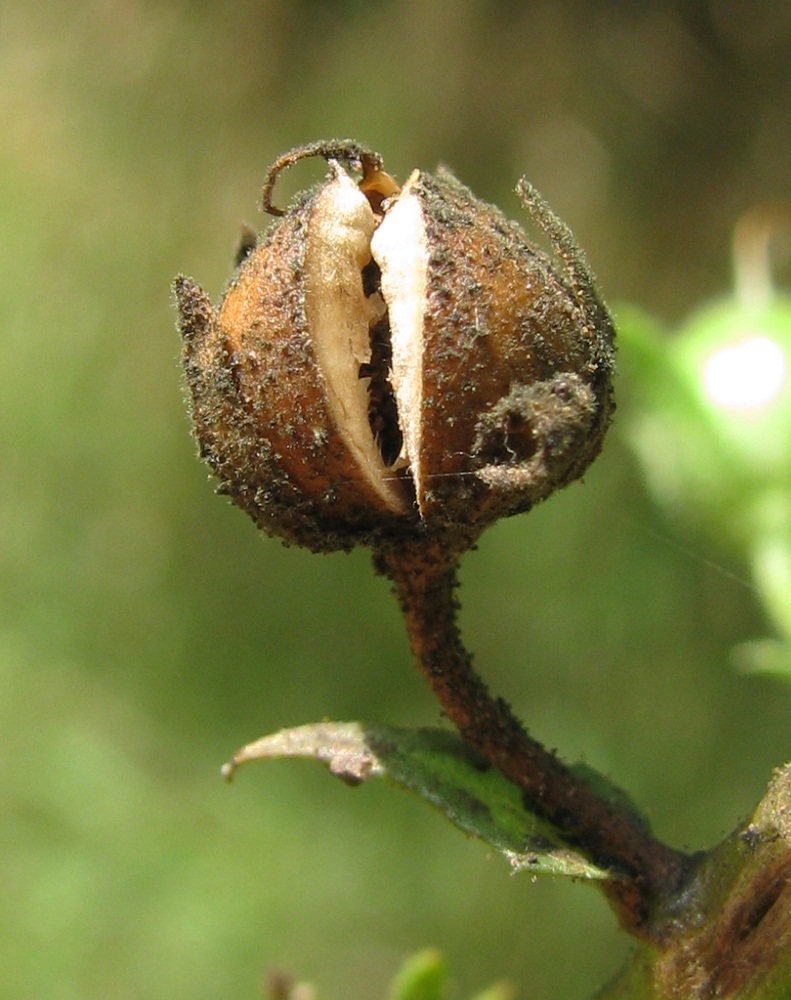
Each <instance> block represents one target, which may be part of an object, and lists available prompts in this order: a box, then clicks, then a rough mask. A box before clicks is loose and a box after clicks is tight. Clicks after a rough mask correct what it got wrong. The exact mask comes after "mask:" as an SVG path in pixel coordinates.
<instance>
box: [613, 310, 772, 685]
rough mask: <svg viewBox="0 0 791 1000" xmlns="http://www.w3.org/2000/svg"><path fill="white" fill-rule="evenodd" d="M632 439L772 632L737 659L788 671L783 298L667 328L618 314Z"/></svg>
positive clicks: (658, 486) (657, 487)
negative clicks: (731, 556) (725, 548)
mask: <svg viewBox="0 0 791 1000" xmlns="http://www.w3.org/2000/svg"><path fill="white" fill-rule="evenodd" d="M619 332H620V339H621V350H622V356H623V357H624V358H625V359H626V361H625V368H626V373H627V374H626V377H628V378H630V379H631V380H632V384H633V386H634V389H635V390H636V395H637V400H638V408H637V409H636V412H633V413H632V415H631V419H630V421H629V424H628V430H629V433H630V437H631V440H632V441H633V443H634V446H635V450H636V452H637V454H638V456H639V457H640V460H641V462H642V464H643V466H644V468H645V470H646V474H647V477H648V482H649V485H650V486H651V488H652V490H653V492H654V494H655V495H656V497H657V499H658V500H659V501H660V502H661V503H662V504H663V505H665V507H666V508H667V509H668V510H669V511H670V512H671V513H672V514H675V515H676V516H678V517H683V518H686V519H689V520H692V521H694V522H695V523H697V524H698V525H699V526H702V527H703V528H704V529H705V530H706V531H708V532H709V533H711V534H712V535H713V536H714V537H715V538H716V539H717V541H718V542H719V543H727V544H729V545H730V546H732V547H733V549H734V550H735V552H736V553H737V554H738V556H739V558H740V559H741V560H742V562H743V564H745V565H746V566H748V567H749V569H750V571H751V574H752V580H753V582H754V584H755V587H756V589H757V592H758V594H759V596H760V598H761V600H762V602H763V605H764V608H765V610H766V613H767V617H768V619H769V621H770V622H771V624H772V625H773V627H774V629H775V630H776V631H777V634H778V636H779V637H780V640H781V641H774V642H773V641H771V640H763V641H760V642H754V643H750V644H749V645H747V644H745V645H742V646H741V647H740V649H739V650H738V652H737V656H738V660H739V662H740V663H741V664H742V665H743V666H747V667H750V668H752V669H762V670H772V671H780V672H782V673H785V674H786V675H787V676H788V677H789V678H791V298H789V297H788V296H784V295H781V294H779V293H776V292H771V293H767V295H766V296H765V297H762V298H761V301H760V302H759V303H757V304H753V303H750V302H746V303H745V302H743V301H742V300H741V299H737V298H733V299H728V300H723V301H720V302H716V303H714V304H712V305H710V306H708V307H706V308H704V309H701V310H700V311H698V312H696V313H695V314H694V315H692V316H691V317H690V318H689V320H687V321H686V322H684V323H683V324H682V325H681V327H680V329H679V330H678V331H677V332H675V333H674V334H673V335H671V336H665V335H663V334H662V333H660V332H659V331H658V330H657V329H656V326H655V324H654V323H653V321H651V320H650V319H649V318H647V317H646V316H644V315H642V314H641V313H639V312H638V311H637V310H634V309H629V308H627V309H624V310H623V311H622V313H621V318H620V323H619Z"/></svg>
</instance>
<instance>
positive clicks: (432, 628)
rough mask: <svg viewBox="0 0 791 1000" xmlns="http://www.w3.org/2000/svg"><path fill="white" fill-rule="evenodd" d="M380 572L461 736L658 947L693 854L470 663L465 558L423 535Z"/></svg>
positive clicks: (635, 929) (629, 923)
mask: <svg viewBox="0 0 791 1000" xmlns="http://www.w3.org/2000/svg"><path fill="white" fill-rule="evenodd" d="M375 562H376V566H377V569H378V570H379V571H380V572H381V573H383V574H385V575H386V576H388V577H389V578H390V580H391V581H392V582H393V584H394V587H395V591H396V594H397V596H398V600H399V602H400V604H401V608H402V610H403V613H404V617H405V620H406V627H407V632H408V635H409V639H410V643H411V646H412V649H413V652H414V654H415V656H416V658H417V664H418V667H419V669H420V671H421V672H422V674H423V676H424V677H425V678H426V680H427V681H428V683H429V685H430V687H431V689H432V691H433V692H434V694H435V695H436V697H437V698H438V699H439V702H440V704H441V705H442V708H443V711H444V712H445V714H446V715H447V717H448V718H449V719H450V721H451V722H452V723H453V724H454V725H455V726H456V727H457V728H458V730H459V732H460V733H461V735H462V736H463V737H464V739H465V740H467V742H468V743H470V744H471V745H472V746H473V747H475V749H476V750H478V751H479V753H481V754H483V756H484V757H485V758H486V759H487V760H488V761H489V762H490V763H491V764H492V765H493V766H494V767H496V768H497V769H498V770H499V771H500V772H501V773H502V774H503V775H504V776H505V777H506V778H507V779H508V780H509V781H511V782H512V783H513V784H514V785H516V786H517V787H518V788H520V789H521V790H522V792H523V795H524V801H525V805H526V807H527V808H528V809H529V810H530V811H531V812H534V813H536V814H537V815H539V816H541V817H542V818H544V819H546V820H547V821H549V822H550V823H551V824H552V825H553V826H554V827H555V828H556V829H557V830H558V831H559V833H560V834H561V835H562V836H563V838H564V840H565V841H566V842H567V843H568V844H569V846H572V847H574V848H576V849H577V850H579V851H581V852H582V853H583V854H585V855H586V856H587V857H588V858H589V860H591V861H592V862H593V863H594V864H596V865H598V866H599V867H602V868H606V869H608V870H610V872H611V873H612V876H613V877H612V878H611V879H610V880H609V881H608V882H607V883H605V886H604V889H605V892H606V893H607V895H608V897H609V900H610V903H611V904H612V906H613V907H614V909H615V911H616V912H617V914H618V917H619V920H620V922H621V925H622V926H623V927H624V929H626V930H627V931H629V932H630V933H632V934H635V935H638V936H640V937H642V938H646V939H648V940H652V941H654V942H656V943H657V944H658V943H660V942H661V941H662V940H663V939H664V938H665V937H666V935H667V931H668V929H669V928H668V923H667V919H666V918H663V911H665V910H666V909H668V908H670V906H671V905H672V901H673V899H674V898H676V897H677V894H678V893H679V891H680V889H681V886H682V883H683V880H684V876H685V874H686V873H687V872H688V870H689V866H690V863H691V858H690V857H689V856H688V855H686V854H684V853H682V852H680V851H676V850H674V849H672V848H670V847H668V846H667V845H666V844H663V843H662V842H661V841H659V840H656V839H655V838H654V837H653V836H652V835H651V833H650V831H649V830H648V828H647V827H646V825H645V824H644V823H643V821H642V820H641V819H640V818H639V817H638V816H636V815H634V814H633V813H632V812H630V811H629V809H628V808H627V807H625V806H624V805H623V804H621V803H619V802H616V801H612V800H611V799H609V798H604V797H602V796H600V795H598V794H597V793H596V792H594V791H593V790H592V789H591V788H590V787H589V785H588V784H586V783H585V782H584V781H583V780H582V779H581V778H580V777H579V776H577V775H576V774H575V773H574V772H573V771H572V770H571V769H569V768H568V767H567V766H566V765H565V764H564V763H563V762H562V761H561V760H559V759H558V757H557V756H556V755H555V754H554V753H553V752H551V751H549V750H547V749H545V748H544V747H543V746H542V745H541V744H540V743H539V742H538V741H537V740H535V739H533V738H532V737H531V736H529V735H528V734H527V732H526V731H525V729H524V727H523V726H522V724H521V723H520V721H519V720H518V719H517V718H516V716H515V715H514V714H513V712H512V711H511V708H510V707H509V705H508V704H507V703H506V702H505V701H504V700H503V699H502V698H495V697H493V696H492V695H491V694H490V693H489V691H488V689H487V687H486V685H485V684H484V683H483V681H482V680H481V679H480V677H478V675H477V674H476V672H475V670H474V669H473V666H472V658H471V656H470V654H469V653H468V652H467V650H466V649H465V647H464V644H463V643H462V641H461V636H460V634H459V629H458V625H457V622H456V615H457V611H458V603H457V601H456V599H455V596H454V590H455V588H456V585H457V569H458V562H459V556H458V554H457V553H456V552H455V551H450V552H449V551H448V550H447V549H446V548H444V547H443V546H442V544H441V543H436V544H434V545H433V546H432V545H427V544H426V541H425V539H424V540H422V541H421V542H420V543H416V544H414V545H411V544H409V543H407V544H400V545H399V546H397V547H393V548H389V547H388V548H383V549H382V550H380V551H378V552H377V553H376V554H375Z"/></svg>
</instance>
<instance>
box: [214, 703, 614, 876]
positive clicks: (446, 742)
mask: <svg viewBox="0 0 791 1000" xmlns="http://www.w3.org/2000/svg"><path fill="white" fill-rule="evenodd" d="M278 758H306V759H311V760H318V761H321V762H322V763H324V764H326V765H327V767H328V768H329V770H330V773H331V774H334V775H335V776H336V777H338V778H340V779H341V780H343V781H345V782H346V783H347V784H351V785H357V784H360V783H361V782H363V781H366V780H367V779H368V778H371V777H376V778H388V779H389V780H390V781H392V782H393V783H394V784H396V785H399V786H401V787H402V788H408V789H410V791H413V792H416V793H417V794H418V795H419V796H420V797H421V798H423V799H425V800H426V801H427V802H430V803H431V804H432V805H433V806H435V807H436V808H437V809H439V810H440V812H442V813H444V815H445V816H447V818H448V819H449V820H450V821H451V823H453V824H454V825H455V826H457V827H459V829H461V830H463V831H464V832H465V833H466V834H468V835H470V836H473V837H478V838H479V839H480V840H483V841H484V842H485V843H487V844H489V846H490V847H492V848H494V849H495V850H496V851H498V852H499V853H500V854H502V855H503V856H504V857H506V858H507V859H508V861H509V862H510V864H511V866H512V867H513V869H514V870H515V871H529V872H531V874H536V875H566V876H570V877H571V878H580V879H607V878H608V877H609V875H608V873H607V872H606V871H604V870H602V869H600V868H597V867H596V866H594V865H592V864H591V863H590V862H589V861H588V860H587V859H586V858H584V857H583V856H582V855H580V854H578V853H576V852H575V851H572V850H570V849H569V848H568V847H567V846H566V845H565V844H564V843H563V841H562V839H561V838H560V837H559V835H558V833H557V831H556V830H555V829H554V828H553V827H552V826H550V825H549V824H548V823H545V822H543V821H542V820H540V819H539V818H538V817H536V816H535V815H533V814H532V813H530V812H529V811H528V810H527V809H525V807H524V805H523V804H522V796H521V793H520V791H519V789H518V788H517V787H516V786H515V785H512V784H511V783H510V782H509V781H507V780H506V779H505V778H504V777H503V776H502V775H501V774H500V772H499V771H497V770H496V769H495V768H493V767H491V766H490V765H489V764H488V763H487V762H486V761H485V760H483V758H481V757H479V756H478V755H477V754H476V753H475V752H474V751H473V750H471V749H470V748H469V747H468V746H467V745H466V744H465V743H464V742H463V741H462V740H461V738H460V737H459V736H458V735H457V734H456V733H453V732H451V731H449V730H444V729H416V730H411V729H399V728H387V727H383V726H373V725H363V724H362V723H359V722H338V723H331V722H323V723H316V724H315V725H309V726H300V727H298V728H295V729H283V730H281V731H280V732H279V733H274V734H273V735H271V736H265V737H264V738H263V739H260V740H258V741H257V742H255V743H251V744H250V745H249V746H246V747H244V748H243V749H241V750H239V751H238V753H237V754H236V755H235V756H234V758H233V760H232V761H231V762H230V763H229V764H226V765H225V767H224V768H223V773H224V774H225V776H226V778H229V779H230V778H231V777H232V776H233V774H234V772H235V771H236V769H237V768H238V767H239V766H240V765H241V764H244V763H246V762H248V761H253V760H271V759H278Z"/></svg>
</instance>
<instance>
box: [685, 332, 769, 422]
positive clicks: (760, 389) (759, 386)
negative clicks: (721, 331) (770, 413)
mask: <svg viewBox="0 0 791 1000" xmlns="http://www.w3.org/2000/svg"><path fill="white" fill-rule="evenodd" d="M787 379H788V371H787V364H786V358H785V354H784V352H783V349H782V348H781V347H780V345H779V344H777V343H776V342H775V341H774V340H771V339H770V338H769V337H764V336H755V337H750V338H748V339H746V340H742V341H741V342H740V343H738V344H734V345H732V346H730V347H723V348H721V349H720V350H718V351H715V352H714V354H712V355H710V356H709V358H708V359H707V361H706V363H705V365H704V366H703V385H704V388H705V390H706V395H707V396H708V397H709V399H711V400H712V402H714V403H716V404H717V405H718V406H721V407H723V408H724V409H728V410H756V409H761V408H763V407H765V406H768V405H769V404H770V403H771V402H773V401H774V400H775V399H776V398H777V396H778V395H779V394H780V392H781V391H782V390H783V388H784V386H785V384H786V382H787Z"/></svg>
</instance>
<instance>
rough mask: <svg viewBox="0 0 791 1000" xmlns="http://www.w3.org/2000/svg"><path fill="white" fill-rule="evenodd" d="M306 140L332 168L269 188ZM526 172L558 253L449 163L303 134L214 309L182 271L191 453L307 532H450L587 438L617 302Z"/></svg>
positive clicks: (273, 172)
mask: <svg viewBox="0 0 791 1000" xmlns="http://www.w3.org/2000/svg"><path fill="white" fill-rule="evenodd" d="M313 156H319V157H323V158H324V159H325V160H326V161H327V163H328V166H329V173H328V175H327V177H326V179H325V180H324V181H322V182H321V183H320V184H318V185H317V186H316V187H314V188H312V189H311V190H309V191H307V192H306V193H303V194H302V195H301V196H299V197H298V198H297V200H296V201H295V202H294V204H293V205H292V206H291V207H290V208H289V209H288V210H287V211H285V212H283V211H282V210H280V209H278V208H275V207H274V206H273V204H272V196H273V191H274V186H275V182H276V180H277V178H278V176H279V174H280V173H281V172H282V171H283V170H284V169H285V168H287V167H289V166H291V165H292V164H294V163H296V162H297V161H299V160H302V159H305V158H308V157H313ZM518 191H519V194H520V197H521V199H522V202H523V204H524V206H525V207H526V208H527V210H528V211H529V212H530V214H531V216H532V217H533V219H534V221H535V222H536V223H537V224H538V225H539V227H540V228H541V229H542V230H543V231H544V233H545V234H546V235H547V236H548V238H549V241H550V243H551V246H552V250H553V252H554V260H553V259H551V258H550V257H548V256H547V255H546V254H544V253H543V252H541V251H540V250H539V249H538V248H537V247H536V246H534V245H533V244H532V243H531V242H530V241H529V240H528V239H527V238H526V237H525V235H524V234H523V233H522V231H521V230H520V229H519V228H518V227H517V226H516V225H515V224H513V223H511V222H509V221H507V220H506V218H505V217H504V216H503V215H502V214H501V213H500V212H499V211H498V210H497V209H495V208H493V207H492V206H490V205H487V204H485V203H483V202H481V201H479V200H478V199H477V198H475V197H474V196H473V194H472V193H471V192H470V191H469V190H468V189H467V188H466V187H464V186H463V185H462V184H460V183H459V182H458V181H457V180H456V179H455V178H454V177H453V176H452V175H450V174H449V173H447V172H445V171H441V172H440V173H439V174H438V175H436V176H432V175H431V174H427V173H423V172H422V171H419V170H415V171H414V172H413V173H412V175H411V176H410V177H409V178H408V179H407V181H406V182H405V183H404V184H403V185H399V184H397V182H396V181H395V180H394V179H393V178H392V177H391V176H390V175H389V174H387V173H386V172H385V171H384V169H383V164H382V158H381V157H380V156H379V154H378V153H374V152H372V151H370V150H367V149H365V148H364V147H362V146H359V145H358V144H357V143H354V142H350V141H330V142H318V143H314V144H311V145H309V146H304V147H301V148H299V149H295V150H293V151H291V152H289V153H286V154H285V155H283V156H281V157H280V158H279V159H278V160H277V161H276V162H275V163H274V164H273V165H272V166H271V167H270V169H269V172H268V174H267V180H266V185H265V187H264V192H263V205H264V208H265V210H266V211H268V212H269V213H270V214H273V215H278V216H282V218H281V219H280V221H279V222H277V223H276V224H275V225H274V226H273V227H272V228H271V229H270V231H269V232H268V233H267V234H266V235H265V236H264V237H263V238H261V239H259V241H258V242H257V243H256V244H255V245H253V244H252V243H251V241H250V240H249V239H248V240H247V241H246V242H245V253H244V254H240V263H239V266H238V269H237V272H236V274H235V276H234V278H233V280H232V281H231V283H230V285H229V286H228V288H227V290H226V292H225V295H224V296H223V299H222V301H221V303H220V305H219V307H218V308H217V309H216V310H215V309H214V307H213V306H212V303H211V301H210V300H209V298H208V297H207V295H206V294H205V293H204V292H203V291H202V290H201V289H200V288H199V287H198V285H197V284H195V283H194V282H193V281H191V280H190V279H188V278H184V277H179V278H178V279H177V280H176V284H175V292H176V297H177V300H178V307H179V311H180V325H181V332H182V335H183V344H184V350H183V360H184V369H185V372H186V378H187V383H188V386H189V390H190V394H191V397H192V417H193V423H194V429H195V436H196V437H197V440H198V442H199V445H200V449H201V454H202V456H203V457H204V458H205V459H206V461H207V462H208V463H209V465H210V466H211V467H212V469H213V470H214V472H215V473H216V475H217V476H218V478H219V480H220V484H221V485H220V489H221V491H222V492H224V493H227V494H229V495H230V496H231V497H232V498H233V499H234V501H235V502H236V503H237V504H238V505H239V506H240V507H241V508H242V509H243V510H245V511H247V512H248V513H249V514H250V515H251V516H252V517H253V518H254V520H255V521H256V523H257V524H258V525H259V526H260V527H262V528H263V529H264V530H266V531H267V532H270V533H272V534H275V535H279V536H281V537H282V538H284V539H286V540H287V541H290V542H295V543H298V544H302V545H306V546H308V547H309V548H311V549H313V550H315V551H330V550H333V549H349V548H351V547H352V546H354V545H356V544H359V543H363V544H370V545H374V546H376V547H381V546H382V545H384V544H388V543H389V542H390V541H391V540H393V541H396V542H397V541H398V540H399V539H404V538H412V539H415V538H418V537H421V536H423V535H430V536H432V537H436V538H446V539H450V540H451V546H455V547H456V548H457V549H459V550H461V549H463V548H464V547H465V546H466V545H468V544H470V542H472V541H473V540H474V539H475V538H476V537H477V535H478V534H479V533H480V531H481V530H482V529H483V528H484V527H485V526H486V525H487V524H489V523H491V522H492V521H494V520H496V519H497V518H499V517H503V516H508V515H511V514H516V513H519V512H521V511H525V510H528V509H529V508H530V507H531V506H532V505H533V504H534V503H536V502H537V501H539V500H542V499H544V498H545V497H547V496H549V494H551V493H552V492H553V491H554V490H556V489H558V488H560V487H562V486H565V485H566V484H567V483H569V482H571V481H572V480H574V479H576V478H578V477H579V476H580V475H581V474H582V473H583V472H584V470H585V469H586V468H587V466H588V465H589V464H590V462H591V461H592V460H593V459H594V458H595V457H596V455H597V454H598V453H599V450H600V448H601V443H602V439H603V436H604V433H605V431H606V429H607V426H608V423H609V418H610V414H611V411H612V407H613V403H612V391H611V376H612V370H613V358H614V349H613V327H612V323H611V320H610V317H609V315H608V313H607V311H606V309H605V308H604V306H603V305H602V303H601V301H600V299H599V298H598V296H597V294H596V291H595V289H594V285H593V280H592V278H591V275H590V272H589V270H588V266H587V263H586V261H585V258H584V256H583V254H582V253H581V251H580V250H579V248H578V247H577V245H576V243H575V241H574V239H573V236H572V235H571V233H570V231H569V230H568V228H567V227H566V226H565V224H564V223H562V222H561V221H560V220H559V219H558V218H557V217H556V216H555V215H554V214H553V213H552V211H551V210H550V209H549V207H548V206H547V205H546V204H545V203H544V201H543V200H542V199H541V198H540V196H539V195H538V194H537V193H536V192H535V191H534V190H533V188H532V187H530V186H529V185H528V184H527V183H526V182H524V181H522V182H521V183H520V185H519V188H518ZM454 539H455V541H454Z"/></svg>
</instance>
